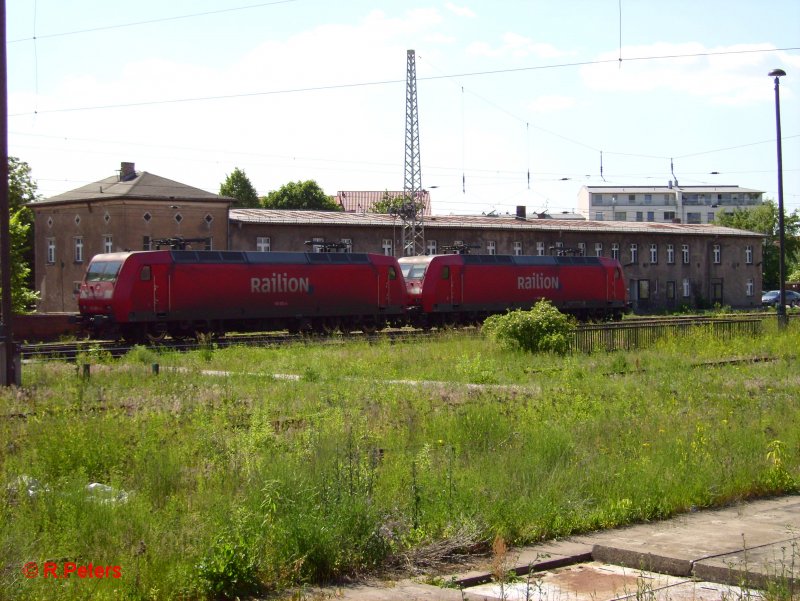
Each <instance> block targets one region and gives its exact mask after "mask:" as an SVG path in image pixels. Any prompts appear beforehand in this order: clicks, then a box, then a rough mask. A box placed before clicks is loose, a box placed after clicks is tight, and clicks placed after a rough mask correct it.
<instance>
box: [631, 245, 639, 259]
mask: <svg viewBox="0 0 800 601" xmlns="http://www.w3.org/2000/svg"><path fill="white" fill-rule="evenodd" d="M638 260H639V246H638V245H637V244H631V263H636V261H638Z"/></svg>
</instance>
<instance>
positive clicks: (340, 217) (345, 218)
mask: <svg viewBox="0 0 800 601" xmlns="http://www.w3.org/2000/svg"><path fill="white" fill-rule="evenodd" d="M229 218H230V221H231V222H232V223H242V224H245V223H252V224H263V225H269V224H272V225H317V226H320V225H321V226H347V227H376V226H383V227H400V226H401V224H402V221H401V220H400V219H399V218H397V217H395V216H393V215H385V214H379V213H345V212H339V211H282V210H275V209H231V210H230V212H229ZM424 227H425V229H428V230H431V229H434V230H435V229H446V228H447V229H453V228H461V229H480V230H525V231H559V230H568V231H571V232H587V233H591V232H597V233H601V232H602V233H620V234H631V233H653V234H684V235H687V234H688V235H692V234H696V235H703V236H709V235H714V236H751V237H759V238H760V237H761V234H758V233H755V232H748V231H745V230H737V229H733V228H729V227H721V226H718V225H711V224H688V223H653V222H639V221H637V222H633V221H589V220H575V219H538V218H531V219H518V218H516V217H513V216H497V217H489V216H487V215H474V216H473V215H432V216H427V217H425V219H424Z"/></svg>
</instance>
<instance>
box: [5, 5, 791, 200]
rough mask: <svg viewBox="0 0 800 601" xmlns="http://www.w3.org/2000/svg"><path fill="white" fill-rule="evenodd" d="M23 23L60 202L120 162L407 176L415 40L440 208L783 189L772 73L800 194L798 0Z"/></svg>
mask: <svg viewBox="0 0 800 601" xmlns="http://www.w3.org/2000/svg"><path fill="white" fill-rule="evenodd" d="M7 21H8V40H9V44H8V71H9V75H8V77H9V81H8V89H9V114H10V117H9V151H10V154H11V155H13V156H18V157H19V158H21V159H23V160H25V161H27V162H28V163H29V164H30V165H31V167H32V169H33V176H34V178H35V179H36V180H37V182H38V184H39V189H40V192H41V193H42V194H43V195H44V196H45V197H47V196H52V195H55V194H58V193H60V192H64V191H67V190H70V189H73V188H76V187H79V186H81V185H83V184H85V183H88V182H91V181H96V180H99V179H102V178H104V177H107V176H109V175H112V174H114V172H115V171H116V170H117V169H119V163H120V162H121V161H133V162H135V163H136V167H137V169H138V170H145V171H148V172H150V173H155V174H158V175H161V176H164V177H167V178H170V179H174V180H177V181H180V182H183V183H186V184H189V185H193V186H196V187H198V188H203V189H205V190H209V191H212V192H216V191H218V189H219V185H220V183H221V182H222V181H223V180H224V179H225V177H226V175H227V174H229V173H230V172H231V171H233V169H234V168H236V167H239V168H241V169H244V170H245V172H246V173H247V175H248V177H249V178H250V180H251V181H252V182H253V184H254V185H255V187H256V189H257V190H258V192H259V194H262V195H263V194H266V193H267V192H269V191H270V190H274V189H277V188H279V187H280V186H281V185H283V184H285V183H287V182H289V181H295V180H305V179H314V180H316V181H317V182H318V183H319V184H320V185H321V186H322V188H323V189H324V190H325V191H326V192H327V193H329V194H335V193H336V192H337V191H339V190H384V189H402V187H403V176H404V172H403V157H404V154H403V153H404V142H405V132H404V127H405V77H406V50H407V49H414V50H415V51H416V57H417V60H416V69H417V79H418V84H417V87H418V100H419V117H420V145H421V158H422V181H423V187H426V188H431V193H432V200H433V210H434V212H435V213H438V214H449V213H459V214H464V213H469V214H480V213H482V212H489V211H492V210H495V211H498V212H507V211H508V212H513V211H514V208H515V207H516V206H517V205H525V206H527V207H528V210H529V212H530V211H541V210H548V211H551V212H558V211H565V210H572V209H574V208H575V207H576V204H577V200H576V199H577V193H578V190H579V189H580V187H581V186H582V185H603V184H606V185H665V184H666V183H667V182H668V181H669V179H670V178H671V177H672V173H671V171H672V170H674V175H675V177H676V178H677V179H678V181H679V182H680V184H682V185H700V184H733V185H739V186H742V187H746V188H755V189H758V190H764V191H765V192H766V195H767V196H768V197H771V198H777V175H776V145H775V105H774V89H773V84H772V79H771V78H769V77H768V76H767V73H768V72H769V71H770V70H771V69H773V68H782V69H784V70H785V71H786V72H787V77H785V78H783V79H782V80H781V86H780V92H781V118H782V133H783V167H784V200H785V204H786V208H787V210H788V211H792V210H795V209H798V208H800V50H798V48H800V2H797V0H785V1H784V0H764V1H760V2H759V1H756V0H752V1H751V0H727V1H721V0H691V1H688V0H675V1H672V2H663V1H660V2H657V1H654V0H636V1H634V0H543V1H534V0H527V1H523V0H501V1H497V0H495V1H493V2H490V1H484V0H478V1H470V0H464V1H459V2H408V1H407V0H406V1H402V2H401V1H389V0H387V1H384V2H380V1H367V0H353V1H347V0H345V1H342V2H329V1H323V0H285V1H281V0H274V1H272V2H259V0H249V2H248V0H241V2H237V1H236V0H226V1H224V0H194V1H192V2H184V1H175V2H170V3H166V2H156V1H151V0H139V1H137V2H136V3H130V2H116V1H114V0H104V1H100V0H72V1H70V2H63V0H36V1H34V2H31V1H30V0H7ZM782 49H791V50H782ZM659 57H672V58H659ZM620 58H622V60H621V61H620V60H619V59H620ZM601 153H602V168H603V172H602V176H601V172H600V169H601ZM671 165H672V167H671ZM528 172H530V174H531V177H530V184H529V183H528ZM712 172H717V173H718V174H712Z"/></svg>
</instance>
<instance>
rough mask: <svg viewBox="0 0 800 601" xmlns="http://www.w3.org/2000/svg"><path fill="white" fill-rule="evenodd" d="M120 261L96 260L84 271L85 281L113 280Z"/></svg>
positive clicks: (120, 263)
mask: <svg viewBox="0 0 800 601" xmlns="http://www.w3.org/2000/svg"><path fill="white" fill-rule="evenodd" d="M120 267H122V261H96V262H92V263H90V264H89V269H88V270H87V271H86V281H87V282H113V281H116V279H117V274H118V273H119V268H120Z"/></svg>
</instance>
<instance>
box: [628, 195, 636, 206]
mask: <svg viewBox="0 0 800 601" xmlns="http://www.w3.org/2000/svg"><path fill="white" fill-rule="evenodd" d="M628 202H629V203H631V204H636V194H628Z"/></svg>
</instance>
